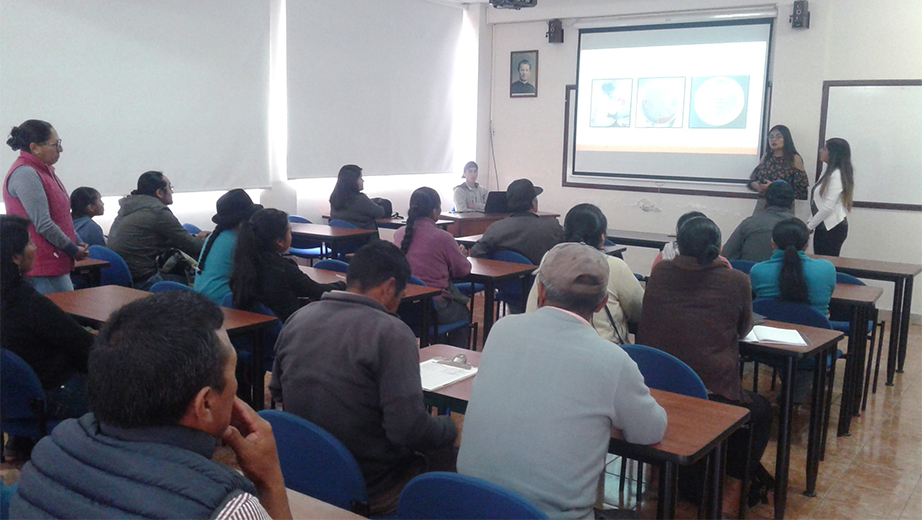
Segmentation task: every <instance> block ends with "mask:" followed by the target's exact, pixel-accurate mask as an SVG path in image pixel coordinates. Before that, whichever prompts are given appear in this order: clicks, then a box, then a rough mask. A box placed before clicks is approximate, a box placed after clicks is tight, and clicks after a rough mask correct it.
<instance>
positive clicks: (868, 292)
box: [832, 283, 884, 306]
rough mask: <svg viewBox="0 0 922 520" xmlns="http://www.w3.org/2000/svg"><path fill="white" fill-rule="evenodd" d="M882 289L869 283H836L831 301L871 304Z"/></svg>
mask: <svg viewBox="0 0 922 520" xmlns="http://www.w3.org/2000/svg"><path fill="white" fill-rule="evenodd" d="M883 293H884V290H883V289H881V288H880V287H871V286H870V285H848V284H843V283H840V284H836V289H835V290H834V291H833V292H832V301H833V302H838V303H845V304H848V305H861V306H873V305H874V304H875V303H877V300H878V298H880V295H881V294H883Z"/></svg>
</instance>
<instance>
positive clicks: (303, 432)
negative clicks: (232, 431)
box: [259, 410, 368, 511]
mask: <svg viewBox="0 0 922 520" xmlns="http://www.w3.org/2000/svg"><path fill="white" fill-rule="evenodd" d="M259 415H260V416H262V418H263V419H265V420H267V421H269V424H271V425H272V433H273V434H274V435H275V444H276V446H277V447H278V453H279V462H281V465H282V475H283V476H284V477H285V487H288V488H291V489H293V490H295V491H297V492H299V493H304V494H305V495H308V496H311V497H314V498H316V499H318V500H322V501H324V502H326V503H328V504H333V505H334V506H337V507H341V508H343V509H349V510H353V511H354V510H355V509H356V506H359V507H361V506H360V504H362V503H364V502H366V501H367V500H368V491H367V489H366V488H365V478H364V477H363V476H362V471H361V470H360V469H359V465H358V463H357V462H356V461H355V457H353V456H352V454H351V453H350V452H349V450H348V449H346V447H345V446H343V444H342V443H341V442H339V440H337V439H336V438H335V437H333V436H332V435H330V433H329V432H327V431H326V430H324V429H323V428H321V427H319V426H317V425H316V424H314V423H312V422H310V421H308V420H307V419H304V418H302V417H298V416H296V415H293V414H290V413H286V412H282V411H279V410H263V411H261V412H259Z"/></svg>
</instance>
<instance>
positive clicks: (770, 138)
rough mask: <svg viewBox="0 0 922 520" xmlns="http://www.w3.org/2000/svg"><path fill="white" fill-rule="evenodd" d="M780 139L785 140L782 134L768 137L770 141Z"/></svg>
mask: <svg viewBox="0 0 922 520" xmlns="http://www.w3.org/2000/svg"><path fill="white" fill-rule="evenodd" d="M778 139H784V136H783V135H780V134H770V135H769V136H768V140H769V141H777V140H778Z"/></svg>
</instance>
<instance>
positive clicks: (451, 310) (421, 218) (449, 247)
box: [394, 187, 471, 348]
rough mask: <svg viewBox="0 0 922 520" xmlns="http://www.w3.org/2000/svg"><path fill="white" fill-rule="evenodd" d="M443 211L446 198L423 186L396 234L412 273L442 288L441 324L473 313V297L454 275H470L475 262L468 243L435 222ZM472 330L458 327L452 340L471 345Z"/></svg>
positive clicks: (438, 307)
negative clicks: (457, 283) (454, 281)
mask: <svg viewBox="0 0 922 520" xmlns="http://www.w3.org/2000/svg"><path fill="white" fill-rule="evenodd" d="M441 212H442V200H441V198H440V197H439V194H438V193H437V192H436V191H435V190H434V189H432V188H427V187H422V188H419V189H417V190H416V191H414V192H413V194H412V195H410V210H409V211H408V212H407V225H406V226H404V227H402V228H400V229H398V230H397V232H396V233H394V243H395V244H397V245H398V246H399V247H400V250H401V251H403V254H405V255H406V256H407V261H408V262H410V272H411V273H412V274H413V275H414V276H416V277H417V278H419V279H420V280H422V281H423V282H425V283H426V285H427V286H429V287H435V288H438V289H441V290H442V294H441V296H439V297H438V298H436V299H435V308H436V310H437V311H438V318H439V323H440V324H444V323H453V322H456V321H460V320H463V319H467V318H468V317H469V316H470V311H468V309H467V304H468V302H469V301H470V299H469V298H468V297H467V296H465V295H463V294H461V291H459V290H458V288H457V287H455V286H454V285H453V284H452V283H451V279H452V278H460V277H462V276H467V275H468V274H470V272H471V263H470V261H468V259H467V256H465V254H464V253H465V251H464V246H458V243H457V242H455V239H454V237H452V236H451V234H450V233H448V231H445V230H442V229H439V228H438V227H436V225H435V221H436V220H438V219H439V215H440V214H441ZM468 332H469V329H467V328H463V329H458V330H456V331H454V332H452V333H450V334H449V335H448V343H449V344H451V345H454V346H456V347H464V348H467V344H468V338H469V336H468Z"/></svg>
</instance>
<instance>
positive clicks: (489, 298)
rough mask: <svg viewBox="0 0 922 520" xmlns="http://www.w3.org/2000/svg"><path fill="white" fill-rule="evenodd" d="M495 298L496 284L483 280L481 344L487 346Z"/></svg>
mask: <svg viewBox="0 0 922 520" xmlns="http://www.w3.org/2000/svg"><path fill="white" fill-rule="evenodd" d="M495 296H496V283H495V282H494V281H493V279H492V278H488V279H486V280H484V283H483V343H484V345H486V344H487V336H489V335H490V329H492V328H493V306H494V305H496V303H495V302H494V297H495Z"/></svg>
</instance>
